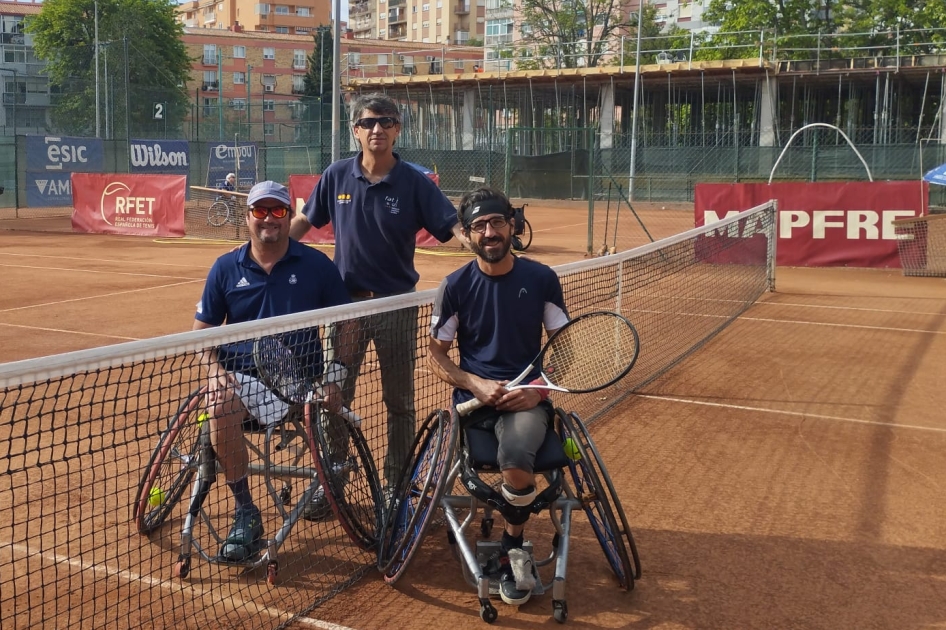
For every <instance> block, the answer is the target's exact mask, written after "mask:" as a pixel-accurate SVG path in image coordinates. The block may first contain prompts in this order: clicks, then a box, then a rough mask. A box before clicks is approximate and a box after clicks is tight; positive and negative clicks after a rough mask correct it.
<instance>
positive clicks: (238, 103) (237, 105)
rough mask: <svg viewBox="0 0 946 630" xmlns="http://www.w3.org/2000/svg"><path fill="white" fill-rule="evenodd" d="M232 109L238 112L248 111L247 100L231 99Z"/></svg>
mask: <svg viewBox="0 0 946 630" xmlns="http://www.w3.org/2000/svg"><path fill="white" fill-rule="evenodd" d="M230 107H232V108H233V109H236V110H240V111H242V110H244V109H246V99H245V98H232V99H230Z"/></svg>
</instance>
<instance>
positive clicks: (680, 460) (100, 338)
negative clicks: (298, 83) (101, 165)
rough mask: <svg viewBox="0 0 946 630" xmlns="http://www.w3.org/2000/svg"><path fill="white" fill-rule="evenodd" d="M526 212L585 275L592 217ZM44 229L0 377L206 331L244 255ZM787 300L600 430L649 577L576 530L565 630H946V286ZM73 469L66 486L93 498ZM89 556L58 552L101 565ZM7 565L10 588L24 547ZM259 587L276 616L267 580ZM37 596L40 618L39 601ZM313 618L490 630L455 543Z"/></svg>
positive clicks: (792, 279)
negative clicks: (218, 264) (390, 582)
mask: <svg viewBox="0 0 946 630" xmlns="http://www.w3.org/2000/svg"><path fill="white" fill-rule="evenodd" d="M651 210H653V212H655V213H656V214H655V216H657V217H660V220H666V221H667V224H666V229H667V230H672V231H673V232H677V231H680V230H681V229H685V228H686V227H689V226H690V225H692V214H688V213H687V211H686V209H682V210H673V209H668V210H666V211H660V210H659V208H658V209H656V210H654V209H651ZM642 211H643V209H642ZM690 212H692V211H690ZM599 214H600V213H599ZM527 216H528V217H529V219H530V221H533V223H534V224H535V226H536V228H537V232H536V236H535V241H534V245H533V248H530V250H529V252H528V254H529V255H531V256H534V257H535V258H537V259H539V260H542V261H543V262H548V263H550V264H558V263H562V262H568V261H571V260H576V259H579V258H581V257H582V255H583V253H584V251H585V235H586V223H583V221H584V219H585V216H584V215H583V214H582V212H581V211H580V209H576V208H575V207H574V206H572V207H565V208H563V207H559V208H548V209H541V208H538V207H535V208H533V207H532V206H530V207H529V208H528V209H527ZM533 217H535V218H533ZM671 218H673V221H671ZM623 220H624V218H622V221H623ZM29 221H39V219H30V220H26V221H19V222H17V225H15V226H13V227H16V228H17V229H16V230H4V231H0V265H2V267H3V270H4V276H5V281H4V291H3V292H2V294H0V361H10V360H16V359H23V358H28V357H35V356H40V355H45V354H50V353H53V352H63V351H68V350H76V349H81V348H88V347H93V346H99V345H104V344H110V343H118V342H121V341H125V340H128V339H135V338H144V337H151V336H155V335H160V334H166V333H173V332H179V331H182V330H187V329H189V328H190V326H191V322H192V318H193V309H194V303H195V302H196V301H197V299H198V296H199V294H200V290H201V287H202V282H203V279H204V276H205V274H206V271H207V269H208V268H209V266H210V264H211V262H212V261H213V259H214V258H215V257H216V256H217V255H219V254H220V253H222V252H223V251H226V250H227V249H228V248H229V247H231V246H232V245H230V244H223V243H219V244H215V243H211V244H183V243H174V244H156V243H154V242H152V241H150V240H148V239H141V238H126V237H105V236H94V235H71V234H54V233H31V232H28V231H21V230H22V228H23V224H24V223H25V224H28V223H29ZM673 222H675V223H676V224H677V225H678V226H679V227H678V228H677V229H672V228H671V223H673ZM2 227H4V225H3V223H0V229H2ZM622 235H623V233H622ZM661 235H664V234H661ZM622 238H623V236H622ZM628 238H632V237H628ZM454 252H455V250H454V249H452V248H450V247H447V248H440V249H439V250H438V251H437V255H436V256H435V255H433V254H420V255H419V256H418V267H419V268H420V269H421V271H422V284H421V285H420V287H419V288H430V287H434V286H436V284H437V283H438V281H439V279H440V278H441V277H442V276H443V275H444V274H445V273H447V272H449V271H450V270H452V269H454V268H456V267H458V266H459V265H461V264H463V263H464V262H466V261H467V260H469V258H467V257H465V256H452V255H445V254H449V253H454ZM777 285H778V290H777V292H776V293H773V294H768V295H766V296H764V297H763V299H762V300H760V302H759V303H758V304H757V305H755V306H754V307H752V308H751V309H750V310H749V311H748V312H747V313H746V314H745V315H744V316H743V317H741V318H740V319H739V320H737V321H736V322H735V323H734V324H733V325H732V326H730V327H729V328H728V329H727V330H726V331H724V332H723V333H722V334H721V335H719V336H718V337H716V338H715V339H713V340H712V341H710V342H709V343H707V344H706V345H705V346H704V347H703V348H702V349H700V350H699V351H698V352H696V353H695V354H693V355H692V356H691V357H689V358H688V359H687V360H686V361H684V362H683V363H682V364H680V365H679V366H678V367H677V368H675V369H674V370H672V371H671V372H670V373H668V374H667V375H665V376H664V377H663V378H661V379H659V380H658V381H656V382H653V383H651V384H650V385H649V386H647V387H646V388H645V390H644V391H642V392H640V394H639V395H637V396H634V397H633V398H631V399H630V400H628V401H627V402H626V403H624V404H623V405H622V406H621V407H620V408H618V409H616V410H614V411H612V412H611V413H610V414H609V415H608V416H607V417H605V418H603V419H601V420H600V421H598V422H597V423H595V424H594V425H593V427H592V435H593V437H594V438H595V440H596V441H597V444H598V447H599V449H600V451H601V454H602V456H603V459H604V461H605V462H606V464H607V466H608V468H609V472H610V475H611V477H612V479H613V480H614V483H615V486H616V488H617V491H618V494H619V496H620V498H621V500H622V502H623V504H624V507H625V510H626V511H627V514H628V518H629V520H630V522H631V526H632V527H633V528H634V532H635V536H636V538H637V545H638V548H639V549H640V553H641V559H642V564H643V569H644V576H643V578H642V580H641V581H640V582H639V583H638V584H637V587H636V589H635V590H634V591H632V592H629V593H628V592H622V591H620V590H618V589H617V588H616V587H615V582H614V580H613V579H612V577H611V576H610V574H609V569H608V567H607V564H606V562H605V560H604V557H603V555H602V553H601V551H600V549H599V548H598V546H597V542H596V541H595V540H594V538H593V535H592V532H591V529H590V527H589V526H588V523H587V521H586V520H585V518H584V517H583V516H581V515H579V516H578V517H577V518H576V522H575V526H574V532H573V545H572V549H571V557H570V563H569V572H568V583H567V595H568V602H569V612H570V619H569V621H568V625H567V626H566V627H574V628H667V629H670V628H674V629H675V628H721V629H723V628H727V629H728V628H788V627H791V628H825V629H834V628H898V629H899V628H931V627H940V626H941V625H942V624H943V623H944V620H946V599H944V598H943V596H942V593H943V587H944V584H946V524H944V522H946V519H944V518H943V515H944V514H946V496H944V492H943V488H944V487H946V420H944V419H943V414H942V409H943V408H944V406H946V396H944V394H943V387H942V384H941V381H942V374H943V371H944V368H946V358H944V357H946V280H943V279H935V278H903V277H901V275H900V273H899V271H867V270H812V269H779V270H778V277H777ZM150 448H151V443H150V442H148V443H146V444H143V445H142V449H147V450H150ZM125 457H128V458H129V459H130V461H135V462H137V461H139V456H138V454H136V453H122V454H116V459H115V461H113V462H110V463H107V464H106V466H107V467H111V468H112V470H111V471H108V468H106V471H108V474H109V478H112V476H113V473H114V475H127V476H129V477H135V478H137V471H131V470H126V468H127V464H126V463H124V462H125V461H127V460H125V459H124V458H125ZM73 474H74V475H75V476H76V479H70V480H68V481H67V482H66V483H68V484H69V485H70V487H78V486H79V485H81V479H80V478H79V477H80V476H81V473H79V472H74V473H73ZM96 474H97V475H99V474H101V471H98V472H97V473H96ZM51 481H52V480H45V482H47V483H48V482H51ZM56 481H57V482H58V483H59V484H61V483H63V482H62V480H56ZM129 492H130V489H129ZM116 500H118V501H119V502H121V504H122V505H127V504H128V501H127V497H124V496H119V497H116ZM74 507H75V506H73V508H74ZM126 517H127V515H126V514H125V511H124V510H123V511H122V513H121V514H118V515H113V518H121V519H125V518H126ZM536 523H537V524H535V525H533V526H531V527H530V530H529V531H532V532H535V533H536V534H535V535H536V544H537V545H538V546H539V549H540V550H541V549H547V544H548V543H547V541H546V540H545V539H544V538H542V537H541V536H540V535H539V533H541V532H543V531H545V530H547V527H546V526H545V524H544V522H543V520H541V517H540V520H537V522H536ZM539 523H541V524H539ZM168 540H172V539H168ZM5 544H6V542H5V541H0V549H2V548H3V546H4V545H5ZM134 544H140V543H139V541H138V539H137V538H132V539H129V540H128V541H125V542H122V543H121V545H122V546H123V547H124V546H126V545H134ZM81 552H82V550H81V549H64V550H62V551H61V553H62V554H65V555H67V556H69V557H72V558H76V559H77V560H78V561H83V559H82V555H81ZM90 560H91V558H87V559H85V560H84V561H86V562H88V561H90ZM0 562H2V564H0V582H2V583H4V584H6V583H8V582H7V580H8V579H9V577H8V576H7V572H8V570H9V565H8V563H9V559H8V558H7V557H6V553H4V556H3V557H2V560H0ZM105 564H106V565H107V559H106V561H105ZM4 565H7V566H4ZM121 569H128V570H130V571H132V572H133V573H136V574H146V575H149V574H150V573H149V572H150V571H151V570H152V569H153V567H127V566H123V567H121ZM165 569H166V567H161V568H158V569H155V576H156V577H159V578H166V577H167V575H165V574H166V571H165ZM47 570H56V569H53V568H50V569H47ZM548 577H549V575H548V574H547V573H546V575H545V578H546V579H548ZM200 584H201V582H198V583H196V584H194V583H185V584H183V585H182V586H173V587H169V588H173V589H175V590H178V589H181V590H184V591H185V592H186V591H188V590H190V591H191V593H190V595H191V596H190V597H188V598H187V601H188V602H189V604H188V606H189V607H190V606H194V607H195V609H200V606H201V604H203V605H204V606H205V609H204V612H203V613H200V614H198V616H197V617H194V618H193V619H194V624H193V627H196V626H205V624H206V623H210V620H211V619H213V618H214V617H213V614H208V613H210V612H211V610H213V609H217V610H220V609H221V608H223V609H226V608H227V607H228V604H226V601H225V600H226V595H225V594H224V593H220V592H218V593H215V594H213V595H212V596H210V595H208V594H207V592H203V594H202V592H201V591H200V588H201V587H200ZM293 584H294V583H293V581H290V583H289V584H288V585H285V586H281V587H277V588H279V589H286V588H295V587H294V586H293ZM118 585H120V588H121V589H122V592H123V593H127V591H128V589H129V588H131V589H133V588H134V584H133V583H131V584H129V583H127V582H125V581H124V579H123V578H114V577H113V578H110V579H109V580H104V579H103V580H101V581H99V582H97V583H96V584H95V585H85V587H84V588H82V589H81V590H82V599H84V600H88V599H90V598H92V597H93V596H99V597H102V596H107V594H108V593H111V592H113V591H112V590H111V589H114V588H116V587H119V586H118ZM261 593H262V599H263V600H265V599H268V597H267V596H266V595H265V593H266V587H265V584H262V585H261ZM24 601H25V600H24ZM73 601H74V606H76V607H79V608H80V609H81V607H82V606H83V603H82V600H81V599H80V600H73ZM131 601H134V600H131ZM32 602H33V603H32V605H33V606H41V605H42V604H41V602H42V594H41V592H38V593H36V594H35V595H34V597H33V598H32ZM496 605H497V606H498V607H499V612H500V617H499V620H498V621H497V623H496V624H495V626H496V627H508V628H524V627H533V626H536V625H546V626H550V627H551V626H555V625H556V624H555V623H554V622H553V621H552V620H551V618H550V613H551V597H550V596H549V595H546V596H544V597H540V598H535V599H534V600H533V601H531V602H530V603H528V604H527V605H526V606H523V607H522V608H521V609H518V610H517V609H514V608H510V607H507V606H504V605H503V604H502V603H501V602H499V601H498V600H497V602H496ZM66 614H67V613H66ZM71 617H72V618H81V612H80V611H78V610H76V611H73V614H72V615H71ZM66 618H67V617H62V618H61V619H63V620H65V619H66ZM128 618H129V619H134V616H133V615H129V617H128ZM315 618H318V619H320V620H323V621H325V622H329V623H334V624H340V625H343V626H348V627H352V628H359V629H362V628H363V629H368V628H390V627H409V628H437V629H440V628H445V627H446V628H468V627H477V626H479V627H486V626H485V625H482V626H480V624H482V622H481V621H480V620H479V617H478V605H477V603H476V598H475V592H474V591H473V590H472V589H471V588H470V587H468V586H467V585H466V583H465V582H464V580H463V578H462V575H461V573H460V570H459V566H458V564H457V562H456V561H455V560H454V558H453V557H452V555H451V554H450V551H449V549H448V548H447V545H446V541H445V533H444V529H443V528H439V529H435V530H434V531H433V532H432V533H431V534H430V537H429V539H428V540H427V541H426V544H425V546H424V548H423V549H422V550H421V552H420V553H419V554H418V557H417V558H416V559H415V560H414V563H413V564H412V565H411V567H410V569H409V570H408V572H407V575H406V576H405V577H404V579H403V580H402V581H401V582H400V583H399V584H398V585H397V586H396V587H394V588H392V587H389V586H387V585H385V584H384V583H383V582H382V581H381V580H380V578H379V577H378V575H377V574H374V573H369V576H368V577H366V578H365V579H363V580H361V581H360V582H359V583H357V584H356V585H355V586H353V587H351V588H349V589H348V590H346V591H344V592H343V593H341V594H340V595H338V596H336V597H335V598H333V599H331V600H329V601H327V602H326V603H324V604H323V605H321V606H320V607H318V608H316V609H315V610H314V611H312V612H311V613H310V614H309V618H308V619H307V620H302V621H301V622H299V623H298V624H296V625H295V626H294V627H300V628H303V627H312V625H313V622H312V619H315ZM198 619H201V620H202V621H200V622H199V623H198V621H197V620H198ZM155 622H157V620H155ZM267 622H268V620H267ZM230 623H234V622H232V621H231V622H230ZM235 625H239V624H235ZM316 625H317V626H320V627H327V626H325V625H324V624H316ZM328 627H330V626H328Z"/></svg>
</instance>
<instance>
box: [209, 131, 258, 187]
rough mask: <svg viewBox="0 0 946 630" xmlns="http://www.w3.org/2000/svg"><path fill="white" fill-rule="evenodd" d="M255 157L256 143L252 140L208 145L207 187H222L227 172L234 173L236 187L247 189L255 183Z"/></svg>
mask: <svg viewBox="0 0 946 630" xmlns="http://www.w3.org/2000/svg"><path fill="white" fill-rule="evenodd" d="M256 157H257V150H256V145H255V144H254V143H252V142H247V143H245V144H239V143H237V144H225V143H222V142H221V143H220V144H212V145H210V160H209V162H208V163H207V187H208V188H223V183H224V181H226V179H227V173H236V176H237V189H238V190H243V191H246V190H249V189H250V188H252V186H253V184H255V183H256Z"/></svg>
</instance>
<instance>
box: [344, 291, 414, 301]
mask: <svg viewBox="0 0 946 630" xmlns="http://www.w3.org/2000/svg"><path fill="white" fill-rule="evenodd" d="M401 293H403V291H398V292H397V293H378V292H377V291H367V290H360V289H359V290H357V291H355V290H352V291H349V292H348V295H350V296H351V297H353V298H361V299H369V298H383V297H391V296H392V295H401Z"/></svg>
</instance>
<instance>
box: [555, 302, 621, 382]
mask: <svg viewBox="0 0 946 630" xmlns="http://www.w3.org/2000/svg"><path fill="white" fill-rule="evenodd" d="M636 355H637V338H636V336H635V335H634V331H633V329H632V328H631V327H630V326H628V324H627V323H626V322H625V321H624V320H622V319H620V318H617V317H587V318H584V319H581V320H578V321H575V322H574V324H572V325H570V326H568V327H567V328H565V329H563V330H562V331H561V332H560V333H559V334H558V335H557V336H556V338H555V339H554V340H553V341H552V343H551V344H550V346H549V350H548V352H547V355H546V360H545V364H544V368H545V369H544V370H543V372H544V374H545V375H546V377H547V378H548V380H549V382H551V383H552V384H554V385H557V386H559V387H563V388H565V389H568V390H570V391H577V390H588V389H596V388H600V387H604V386H605V385H607V384H609V383H611V382H612V381H614V380H617V379H618V378H620V377H621V376H623V374H624V373H625V372H626V371H627V369H628V367H629V365H630V364H631V363H632V362H633V361H634V359H635V358H636Z"/></svg>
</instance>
